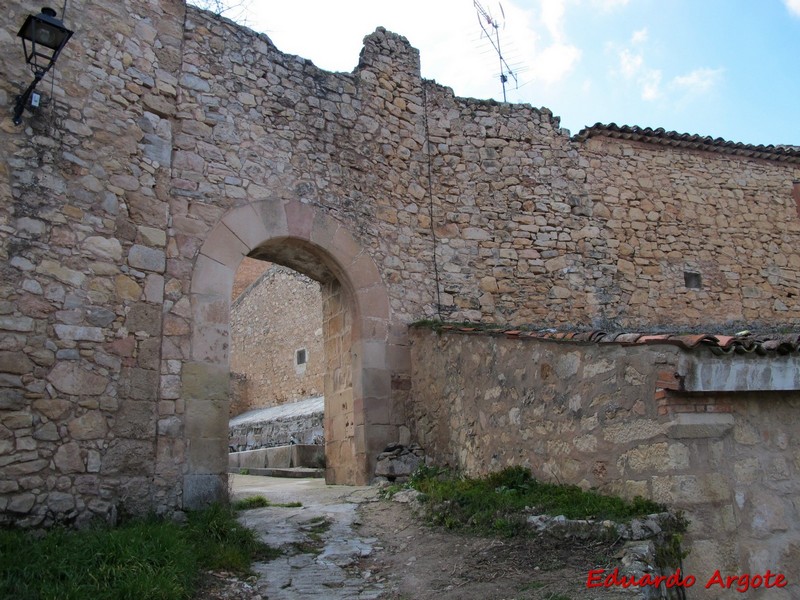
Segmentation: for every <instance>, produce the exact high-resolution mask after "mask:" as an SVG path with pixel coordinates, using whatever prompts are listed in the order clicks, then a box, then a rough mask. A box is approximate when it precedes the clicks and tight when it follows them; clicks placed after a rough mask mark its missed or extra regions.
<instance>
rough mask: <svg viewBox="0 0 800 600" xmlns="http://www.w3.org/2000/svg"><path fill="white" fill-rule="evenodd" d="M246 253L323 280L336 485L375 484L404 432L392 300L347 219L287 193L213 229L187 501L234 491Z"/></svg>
mask: <svg viewBox="0 0 800 600" xmlns="http://www.w3.org/2000/svg"><path fill="white" fill-rule="evenodd" d="M245 256H250V257H253V258H260V259H264V260H269V261H271V262H276V263H279V264H283V265H286V266H288V267H290V268H292V269H294V270H296V271H298V272H301V273H303V274H305V275H308V276H309V277H312V278H313V279H316V280H317V281H319V282H320V284H321V287H322V292H323V322H324V326H323V334H324V338H325V354H326V374H325V384H324V388H325V432H326V448H325V454H326V459H327V468H326V480H327V482H328V483H337V484H364V483H367V482H368V481H369V479H370V477H371V473H372V470H373V466H374V459H375V456H376V455H377V453H378V452H379V451H380V450H381V449H382V448H383V446H384V445H385V444H386V442H388V441H391V440H393V439H395V438H396V437H397V431H396V430H397V425H396V424H394V425H393V424H391V423H390V422H389V421H390V415H391V414H392V410H391V368H390V367H391V365H388V364H387V352H386V344H387V339H388V331H389V300H388V296H387V293H386V290H385V289H384V286H383V283H382V281H381V277H380V274H379V272H378V269H377V267H376V266H375V264H374V262H373V261H372V259H371V258H370V257H369V256H368V255H367V254H366V253H365V252H363V251H362V249H361V248H360V247H359V245H358V243H357V242H356V241H355V240H354V239H353V237H352V236H351V235H350V233H349V232H348V231H347V230H346V229H345V228H344V227H343V226H342V225H341V224H339V223H338V222H337V221H335V220H334V219H332V218H331V217H330V216H328V215H325V214H323V213H321V212H320V211H316V210H314V209H313V208H312V207H311V206H308V205H305V204H302V203H299V202H293V201H280V200H268V201H263V202H257V203H252V204H247V205H244V206H240V207H238V208H235V209H232V210H230V211H228V212H227V213H226V214H225V215H224V216H223V218H222V219H221V220H220V221H219V222H218V223H217V225H216V226H215V227H214V228H213V229H212V231H211V233H210V234H209V236H208V237H207V238H206V240H205V242H204V244H203V246H202V248H201V249H200V253H199V255H198V257H197V260H196V262H195V267H194V272H193V275H192V283H191V305H192V323H191V342H190V358H189V360H188V361H185V362H184V365H183V371H182V372H183V377H182V384H183V390H184V401H185V415H186V417H185V418H186V426H185V441H186V462H185V472H184V500H183V504H184V506H185V507H194V506H201V505H203V504H205V503H207V502H209V501H212V500H214V499H217V498H220V497H222V496H223V495H224V494H225V492H226V490H227V484H226V470H227V440H228V431H227V428H228V419H227V415H228V379H229V319H230V296H231V288H232V285H233V279H234V276H235V273H236V269H237V268H238V266H239V263H240V262H241V261H242V260H243V258H244V257H245Z"/></svg>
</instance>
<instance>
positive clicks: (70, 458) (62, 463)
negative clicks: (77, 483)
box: [53, 442, 86, 473]
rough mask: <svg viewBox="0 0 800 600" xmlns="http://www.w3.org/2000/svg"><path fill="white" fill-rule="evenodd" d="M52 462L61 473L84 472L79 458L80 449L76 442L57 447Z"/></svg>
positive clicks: (81, 459) (81, 460)
mask: <svg viewBox="0 0 800 600" xmlns="http://www.w3.org/2000/svg"><path fill="white" fill-rule="evenodd" d="M53 462H54V463H55V465H56V468H57V469H58V470H59V471H60V472H61V473H83V472H84V471H85V470H86V469H85V466H84V464H83V458H81V448H80V446H78V444H77V443H76V442H69V443H67V444H62V445H61V446H59V447H58V450H56V453H55V456H54V457H53Z"/></svg>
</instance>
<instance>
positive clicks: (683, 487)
mask: <svg viewBox="0 0 800 600" xmlns="http://www.w3.org/2000/svg"><path fill="white" fill-rule="evenodd" d="M696 352H698V353H700V352H705V353H706V354H707V358H706V359H703V360H713V361H716V362H720V361H728V362H730V361H733V360H736V358H735V357H731V356H724V357H711V354H710V353H708V351H707V350H697V351H696ZM684 354H685V352H684V351H682V350H679V349H677V348H675V347H673V346H663V345H662V346H650V345H648V346H627V347H626V346H624V345H621V344H615V343H611V344H577V343H568V342H547V341H539V340H530V339H525V340H520V339H507V338H506V337H505V336H503V335H502V334H501V335H500V336H489V335H485V334H479V333H473V334H458V333H442V334H437V333H434V332H431V331H429V330H424V329H416V330H414V331H413V333H412V362H413V370H412V394H411V398H412V400H411V402H410V403H409V407H408V412H409V416H410V418H409V421H410V426H411V428H412V436H413V438H414V439H415V440H416V441H418V442H419V443H420V444H421V445H422V446H423V448H424V449H425V451H426V453H427V455H428V456H429V457H430V458H431V459H432V460H433V462H434V463H436V464H439V465H445V464H447V465H450V466H451V467H454V468H457V469H460V470H463V471H464V472H465V473H467V474H470V475H481V474H485V473H488V472H491V471H495V470H498V469H501V468H503V467H506V466H509V465H524V466H527V467H530V468H531V470H532V471H533V473H534V474H535V476H536V477H538V478H541V479H543V480H546V481H553V482H560V483H568V484H576V485H579V486H581V487H584V488H589V487H591V488H597V489H599V490H600V491H602V492H606V493H614V494H621V495H623V496H625V497H628V498H632V497H633V496H636V495H641V496H644V497H647V498H651V499H653V500H656V501H658V502H663V503H666V504H668V505H669V506H670V507H672V508H677V509H682V510H685V511H686V514H687V516H688V518H689V519H690V520H691V526H690V529H689V535H688V538H687V539H688V543H687V547H688V549H690V550H691V553H690V554H689V557H688V558H687V559H686V560H685V561H684V566H685V569H684V570H685V571H686V572H688V573H692V574H694V575H695V576H696V577H697V579H698V581H703V582H705V581H707V579H708V577H710V576H711V575H712V574H713V573H714V571H715V570H716V569H721V570H722V572H723V573H731V574H736V573H752V574H755V573H762V574H763V573H764V572H765V570H766V569H767V568H769V569H770V570H772V572H773V573H775V572H781V573H783V574H784V575H785V577H786V578H787V580H788V581H789V582H791V587H790V588H786V590H784V591H783V592H780V591H778V590H770V591H769V593H772V592H773V591H774V592H776V594H777V595H776V596H775V597H780V598H790V597H791V598H794V597H797V594H798V593H800V525H798V523H800V519H799V518H798V517H800V514H798V507H797V503H796V499H797V497H798V493H800V453H799V452H798V448H797V443H796V437H797V435H796V431H795V429H796V428H795V425H794V423H795V414H796V411H797V409H798V407H800V392H797V391H794V392H757V393H756V392H749V393H724V394H690V395H685V394H677V395H676V394H671V393H667V396H668V397H669V398H670V401H669V402H665V401H664V400H665V390H663V389H661V388H659V387H658V386H659V385H661V382H660V381H659V378H660V377H661V376H662V375H661V374H662V373H663V372H664V370H671V369H673V367H674V365H676V364H679V363H680V361H681V357H682V355H684ZM692 354H694V353H692ZM703 356H706V355H703ZM708 357H710V358H708ZM701 358H702V357H701ZM740 360H744V359H741V357H740ZM747 360H753V361H758V360H761V361H770V360H771V359H770V357H747ZM703 591H705V590H703ZM781 593H783V594H784V595H780V594H781ZM786 594H788V595H786ZM703 597H709V598H713V597H716V596H715V595H714V594H713V593H711V592H708V595H704V596H703ZM720 597H723V598H725V597H728V596H727V595H726V594H724V593H723V594H722V595H721V596H720ZM765 597H766V596H765ZM770 597H772V596H770Z"/></svg>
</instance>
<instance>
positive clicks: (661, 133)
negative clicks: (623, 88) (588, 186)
mask: <svg viewBox="0 0 800 600" xmlns="http://www.w3.org/2000/svg"><path fill="white" fill-rule="evenodd" d="M597 136H603V137H610V138H616V139H623V140H632V141H636V142H648V143H651V144H658V145H661V146H668V147H670V146H671V147H677V148H688V149H693V150H705V151H706V152H720V153H723V154H734V155H737V156H746V157H750V158H762V159H765V160H776V161H779V162H790V163H796V164H800V147H798V146H772V145H770V146H763V145H758V146H755V145H752V144H742V143H741V142H729V141H727V140H724V139H722V138H712V137H711V136H700V135H696V134H690V133H678V132H677V131H666V130H664V129H663V128H660V127H659V128H658V129H651V128H650V127H644V128H642V127H637V126H633V127H631V126H628V125H622V126H619V125H617V124H616V123H610V124H608V125H604V124H602V123H596V124H594V125H592V126H591V127H585V128H584V129H581V130H580V131H579V132H578V133H577V134H576V135H575V136H573V138H572V139H574V140H576V141H579V142H582V141H585V140H588V139H589V138H591V137H597Z"/></svg>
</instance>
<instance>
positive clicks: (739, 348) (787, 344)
mask: <svg viewBox="0 0 800 600" xmlns="http://www.w3.org/2000/svg"><path fill="white" fill-rule="evenodd" d="M441 329H442V330H445V331H454V332H456V333H484V334H489V335H500V334H502V335H505V336H506V337H510V338H519V339H539V340H553V341H560V342H575V343H583V344H587V343H588V344H620V345H623V346H634V345H656V344H667V345H671V346H678V347H679V348H682V349H684V350H697V349H701V348H708V349H709V350H710V351H711V352H713V353H714V354H734V353H735V354H750V353H756V354H760V355H766V354H768V353H777V354H782V355H783V354H791V353H793V352H800V333H790V334H765V335H754V334H751V333H739V334H736V335H711V334H708V333H699V334H681V335H678V334H669V333H663V334H652V333H608V332H605V331H600V330H594V331H580V332H576V331H555V330H544V331H523V330H520V329H508V330H503V329H489V330H486V329H480V328H477V327H460V326H458V325H443V326H442V327H441Z"/></svg>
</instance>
